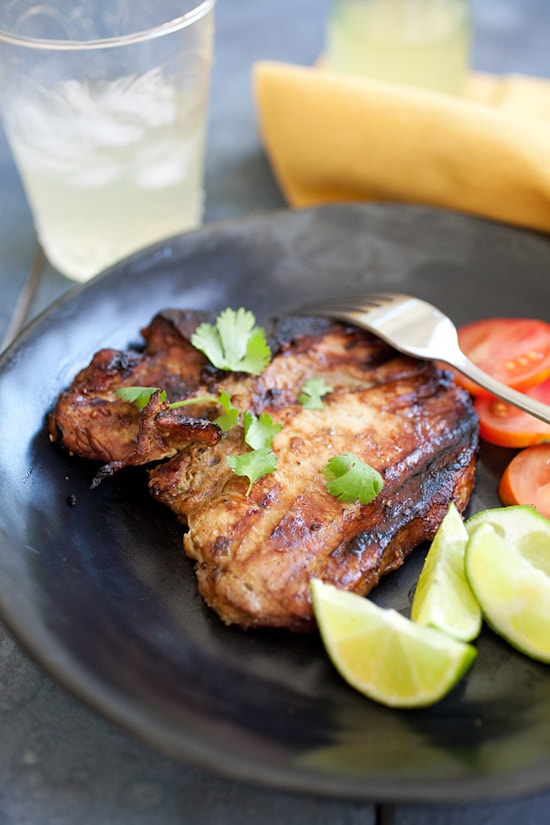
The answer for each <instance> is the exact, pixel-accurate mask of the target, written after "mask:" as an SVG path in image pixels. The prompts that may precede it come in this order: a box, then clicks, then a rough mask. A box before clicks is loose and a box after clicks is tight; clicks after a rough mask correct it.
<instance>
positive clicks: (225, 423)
mask: <svg viewBox="0 0 550 825" xmlns="http://www.w3.org/2000/svg"><path fill="white" fill-rule="evenodd" d="M218 404H221V406H222V407H223V408H224V410H225V412H224V413H223V414H222V415H219V416H218V417H217V418H216V419H215V421H214V424H217V425H218V427H219V428H220V429H221V431H222V433H226V432H227V431H228V430H230V429H231V427H234V426H235V424H236V423H237V421H238V420H239V411H238V409H237V408H236V407H234V406H233V404H232V403H231V396H230V395H229V393H227V392H225V390H222V391H221V392H220V396H219V398H218Z"/></svg>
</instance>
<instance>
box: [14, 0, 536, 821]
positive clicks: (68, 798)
mask: <svg viewBox="0 0 550 825" xmlns="http://www.w3.org/2000/svg"><path fill="white" fill-rule="evenodd" d="M472 5H473V13H474V22H475V39H474V48H473V56H472V63H473V66H474V67H475V68H477V69H480V70H486V71H492V72H497V73H508V72H521V73H526V74H533V75H538V76H541V77H550V3H549V2H548V0H473V4H472ZM328 7H329V2H328V0H277V2H273V0H218V8H217V44H216V62H215V67H214V74H213V82H212V101H211V120H210V131H209V144H208V154H207V179H206V215H205V220H206V221H207V222H213V221H218V220H226V219H232V218H239V217H242V216H246V215H249V214H252V213H261V212H268V211H270V210H273V209H279V208H284V206H285V203H284V201H283V198H282V196H281V194H280V192H279V190H278V188H277V185H276V182H275V181H274V179H273V176H272V174H271V171H270V168H269V165H268V163H267V161H266V158H265V156H264V153H263V150H262V147H261V143H260V140H259V137H258V133H257V128H256V121H255V112H254V105H253V99H252V94H251V82H250V72H251V67H252V65H253V63H254V62H255V61H256V60H259V59H265V58H272V59H277V60H286V61H290V62H295V63H302V64H308V63H311V62H313V61H314V60H315V58H316V57H317V55H318V54H319V52H320V51H321V49H322V48H323V37H324V24H325V20H326V16H327V12H328ZM0 218H1V219H0V251H1V254H0V297H1V300H0V337H1V336H2V335H3V334H4V333H5V332H6V330H7V329H8V327H9V325H10V321H11V319H12V317H13V313H14V312H15V311H16V309H17V306H18V303H17V302H18V295H19V294H20V291H21V289H22V287H23V285H24V283H25V281H26V280H27V278H28V276H29V272H30V270H31V267H32V266H33V260H34V258H35V251H36V240H35V234H34V230H33V225H32V219H31V215H30V211H29V208H28V205H27V202H26V199H25V196H24V193H23V191H22V188H21V185H20V182H19V178H18V175H17V172H16V170H15V167H14V165H13V161H12V158H11V155H10V152H9V150H8V148H7V146H6V143H5V140H4V137H3V135H0ZM38 276H39V277H38V286H37V290H36V294H35V296H34V300H33V301H32V304H31V307H30V312H29V316H32V315H35V314H37V313H38V312H39V311H41V310H42V309H43V308H45V307H46V306H47V305H48V304H49V303H51V302H52V301H53V300H54V299H55V298H56V297H57V296H59V295H61V294H62V293H63V292H65V291H67V290H68V289H69V288H70V287H71V286H72V284H71V283H70V282H69V281H68V280H67V279H65V278H64V277H63V276H61V275H60V274H59V273H57V272H56V271H55V270H53V269H52V268H51V267H50V266H49V265H47V264H46V265H44V266H42V267H41V268H39V269H38ZM4 504H5V503H4V502H3V503H2V506H4ZM0 732H1V733H0V825H253V824H254V825H256V823H259V822H261V823H263V824H264V825H279V823H281V825H283V823H284V825H313V823H315V825H325V824H326V825H329V823H330V825H371V823H375V822H377V823H393V824H394V825H428V823H429V825H444V823H445V825H459V823H465V822H468V823H470V825H482V824H483V825H492V824H493V823H494V825H497V823H498V825H512V823H513V825H516V823H519V822H521V823H522V825H543V823H547V822H549V821H550V792H548V793H542V794H538V795H534V796H532V797H529V798H525V799H509V798H503V801H502V802H499V803H492V804H483V805H480V804H475V805H473V804H469V803H468V800H464V803H463V804H460V805H453V806H445V805H433V806H432V805H398V806H395V807H392V806H377V805H375V804H369V803H359V802H350V801H344V800H337V799H336V800H331V799H326V798H316V797H310V796H300V795H294V794H290V793H283V792H278V791H274V790H270V789H268V788H258V787H252V786H248V785H245V784H239V783H237V782H234V781H231V780H229V779H227V778H224V777H220V776H215V775H212V774H210V773H208V772H206V771H204V770H202V769H199V768H197V767H195V766H192V765H181V764H178V763H175V762H173V761H171V760H169V759H167V758H165V757H163V756H162V755H160V754H158V753H157V752H155V751H154V750H152V749H151V748H149V747H148V746H147V745H145V744H143V743H141V742H139V741H137V740H136V739H134V738H133V737H132V736H130V735H128V734H126V733H125V732H124V731H122V730H120V729H118V728H117V727H115V726H114V725H112V724H111V723H110V722H108V721H106V720H104V719H103V718H101V717H99V716H98V715H96V714H95V713H94V712H93V711H92V710H90V709H89V708H87V707H85V706H83V705H82V704H80V703H79V702H78V701H77V700H76V699H74V698H73V697H72V696H70V695H68V694H67V693H66V692H65V691H64V690H63V689H62V688H61V687H59V686H58V685H57V684H55V683H54V682H52V681H51V680H50V678H49V677H48V676H47V675H45V674H44V673H43V672H42V671H41V670H40V669H39V668H38V667H37V666H36V665H35V664H34V663H33V662H32V661H31V660H30V659H29V658H28V657H27V656H26V654H25V653H24V652H23V651H22V650H21V649H20V648H19V646H18V644H17V643H16V642H15V641H14V640H13V639H12V637H11V636H10V635H9V634H8V633H7V631H5V630H3V629H1V628H0Z"/></svg>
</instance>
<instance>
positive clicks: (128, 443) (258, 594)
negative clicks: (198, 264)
mask: <svg viewBox="0 0 550 825" xmlns="http://www.w3.org/2000/svg"><path fill="white" fill-rule="evenodd" d="M199 320H201V319H200V318H199V317H198V316H196V315H193V314H191V313H182V314H181V315H180V314H178V313H177V312H172V313H163V314H161V315H160V316H157V318H156V319H154V320H153V322H152V324H151V325H150V326H149V327H148V328H147V329H146V330H145V331H144V336H145V340H146V348H145V350H144V351H143V352H142V353H135V354H132V355H130V356H128V355H127V354H121V353H116V354H114V355H113V354H112V353H111V354H110V355H109V356H106V355H105V354H104V353H103V354H102V353H99V354H98V355H97V356H96V357H95V358H94V360H93V361H92V364H91V365H90V367H88V368H87V369H86V370H83V371H82V372H81V373H80V374H79V376H77V378H76V379H75V382H74V384H73V386H72V387H71V388H70V389H69V390H68V392H67V393H64V394H63V395H62V396H61V397H60V399H59V402H58V405H57V407H56V410H55V411H54V413H53V415H52V418H51V422H50V432H51V434H52V436H57V435H59V437H60V439H61V442H62V443H63V444H64V445H65V446H66V447H68V448H69V449H71V450H73V451H74V452H77V453H79V454H81V455H86V456H87V457H89V458H96V459H99V460H103V461H107V462H109V463H108V468H109V471H110V470H111V469H112V468H113V464H114V465H115V469H116V468H117V467H118V466H119V465H120V466H122V465H124V464H131V463H145V462H149V461H158V460H159V459H168V460H165V461H163V462H162V463H159V464H157V465H156V466H154V467H153V468H152V469H151V470H150V489H151V493H152V494H153V495H154V496H155V497H156V498H157V499H158V500H160V501H162V502H164V503H165V504H166V505H167V506H168V507H170V508H171V509H172V510H173V511H174V512H175V513H176V514H177V515H178V517H179V518H180V519H181V521H182V522H183V523H184V524H186V525H188V528H189V529H188V532H187V533H186V535H185V537H184V546H185V550H186V552H187V554H188V555H189V556H190V557H191V558H193V559H194V560H195V561H196V573H197V578H198V584H199V590H200V593H201V594H202V596H203V598H204V599H205V601H206V602H207V603H208V604H209V605H210V606H211V607H212V608H213V609H214V610H216V611H217V613H218V614H219V616H220V617H221V618H222V619H223V621H225V622H227V623H234V622H236V623H238V624H240V625H242V626H243V627H264V626H269V627H285V628H290V629H292V630H295V631H304V630H309V629H311V628H312V626H313V624H314V620H313V613H312V608H311V603H310V598H309V580H310V578H311V577H313V576H317V577H319V578H322V579H323V580H325V581H329V582H332V583H334V584H336V585H337V586H339V587H342V588H346V589H348V590H352V591H355V592H357V593H360V594H366V593H368V592H369V591H370V590H371V589H372V587H374V586H375V585H376V583H377V582H378V581H379V579H380V577H381V576H382V575H383V574H384V573H386V572H388V571H390V570H393V569H395V568H397V567H399V566H400V565H401V564H402V562H403V560H404V558H405V557H406V556H407V555H408V554H409V553H410V552H411V550H412V549H413V548H414V547H416V546H417V545H418V544H420V543H421V542H422V541H424V540H427V539H431V538H432V537H433V535H434V533H435V531H436V529H437V527H438V525H439V523H440V522H441V520H442V518H443V516H444V514H445V512H446V510H447V507H448V504H449V502H450V501H454V502H455V503H456V504H457V506H458V508H459V510H463V509H464V507H465V506H466V504H467V502H468V499H469V497H470V494H471V492H472V489H473V484H474V469H475V458H476V452H477V446H478V435H477V418H476V416H475V413H474V411H473V408H472V405H471V402H470V398H469V396H468V395H467V393H465V392H463V391H462V390H461V389H459V388H458V387H457V386H456V385H455V384H454V383H453V381H452V379H451V377H450V376H449V375H448V374H447V373H445V372H442V371H441V370H439V369H438V368H437V367H436V366H434V365H433V364H428V363H425V362H421V361H416V360H414V359H410V358H406V357H404V356H401V355H398V354H397V353H395V352H394V351H393V350H392V349H391V348H389V347H388V346H387V345H386V344H384V343H382V342H381V341H380V340H379V339H377V338H375V337H373V336H371V335H369V334H368V333H365V332H362V331H359V330H357V329H354V328H349V327H344V326H342V325H340V324H328V323H327V322H323V321H318V320H311V319H297V320H296V319H287V320H281V321H277V322H275V323H274V325H273V327H272V329H271V330H270V342H271V346H272V351H273V352H274V358H273V360H272V361H271V363H270V364H269V366H268V367H267V369H266V370H265V371H264V372H263V373H262V375H261V376H259V377H253V376H249V375H246V376H245V375H242V374H238V373H221V372H219V371H216V370H213V369H212V368H211V367H209V366H208V365H207V364H206V361H205V359H204V358H203V357H202V356H200V354H198V353H197V352H196V351H195V350H193V348H192V347H190V345H189V343H188V338H189V335H190V333H191V332H192V330H193V329H194V327H195V326H196V324H197V323H198V321H199ZM312 376H315V377H321V378H324V380H325V381H326V383H327V384H330V385H331V386H332V387H333V390H332V392H331V393H330V394H328V395H327V396H325V403H324V407H323V409H322V410H307V409H305V408H304V407H303V406H302V405H300V404H299V403H298V400H297V399H298V395H299V394H300V391H301V387H302V384H303V382H304V380H306V379H307V378H310V377H312ZM125 384H126V385H133V384H140V385H144V386H159V387H162V388H163V389H165V390H166V391H167V393H168V397H169V399H175V398H183V397H189V396H192V397H198V396H201V395H204V394H206V393H208V394H212V392H217V391H219V390H222V389H223V390H226V391H227V392H228V393H229V394H230V395H231V397H232V401H233V403H234V405H235V406H236V407H238V408H239V409H250V410H252V411H254V412H255V413H256V414H258V413H259V412H260V411H265V412H268V413H269V414H270V415H271V416H272V418H273V419H274V421H276V422H280V423H281V424H282V425H283V428H282V430H281V432H280V433H278V434H277V436H276V437H275V440H274V442H273V448H274V450H275V452H276V454H277V456H278V462H279V463H278V468H277V471H276V472H275V473H273V474H271V475H267V476H265V477H264V478H263V479H260V480H259V481H257V482H256V483H255V484H254V485H253V486H252V490H251V491H250V494H249V495H246V489H247V486H248V485H247V481H245V480H244V479H242V478H240V477H238V476H236V475H235V474H234V473H233V472H232V471H231V469H230V468H229V466H228V464H227V462H226V460H225V459H226V457H227V456H228V455H232V454H233V455H235V454H239V453H242V452H245V451H246V450H247V449H248V448H247V447H245V446H244V444H243V435H242V430H241V428H240V427H239V426H237V427H234V428H233V429H232V430H230V431H229V432H228V433H226V434H225V435H224V436H223V437H220V433H219V430H218V428H217V427H216V425H215V424H213V423H212V422H211V420H210V419H212V418H213V417H214V415H215V414H217V413H218V412H219V410H216V407H215V405H214V407H212V405H208V404H205V403H204V402H203V403H202V405H199V404H197V405H196V409H195V410H194V412H195V414H196V415H197V418H195V419H189V418H187V419H186V420H185V421H183V422H182V421H181V420H180V417H179V415H176V416H174V412H175V411H168V410H167V409H166V404H165V405H163V404H162V403H161V402H160V401H159V399H158V396H153V398H152V399H151V402H150V404H149V405H148V407H147V408H145V410H143V411H141V412H138V411H137V410H136V408H135V407H133V405H128V404H125V403H123V402H121V401H120V400H119V399H117V398H116V396H115V395H114V392H115V390H116V388H117V387H118V386H121V385H125ZM98 410H101V412H100V413H99V415H98V414H97V411H98ZM105 421H107V422H108V424H107V425H106V426H105V425H104V426H103V427H102V426H101V425H102V424H103V423H104V422H105ZM98 422H99V423H98ZM169 422H170V423H169ZM201 428H204V432H201ZM106 430H108V433H105V431H106ZM346 451H349V452H353V453H354V454H355V455H357V456H358V457H359V458H361V459H363V460H364V461H366V462H367V463H369V464H370V465H372V466H373V467H375V468H376V469H378V470H379V471H380V472H381V473H382V475H383V477H384V480H385V486H384V489H383V491H382V493H381V494H380V495H379V496H378V497H377V498H376V499H375V500H374V501H373V502H371V504H367V505H360V504H349V503H341V502H339V501H338V500H337V499H336V498H334V497H333V496H331V495H330V494H329V493H327V491H326V489H325V483H324V477H323V475H322V468H323V466H324V465H325V464H326V462H327V461H328V460H329V458H331V457H332V456H334V455H338V454H341V453H343V452H346ZM117 462H118V464H117Z"/></svg>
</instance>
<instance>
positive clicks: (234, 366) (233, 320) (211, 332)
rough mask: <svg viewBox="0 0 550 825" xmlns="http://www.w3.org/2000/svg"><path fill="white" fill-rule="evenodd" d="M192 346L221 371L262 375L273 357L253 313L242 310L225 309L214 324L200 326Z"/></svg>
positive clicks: (193, 336)
mask: <svg viewBox="0 0 550 825" xmlns="http://www.w3.org/2000/svg"><path fill="white" fill-rule="evenodd" d="M191 343H192V345H193V346H194V347H195V348H196V349H198V350H200V351H201V352H202V353H204V355H206V357H207V358H208V360H209V361H210V363H211V364H213V365H214V366H215V367H217V368H218V369H221V370H231V371H233V372H248V373H251V374H252V375H260V373H262V372H263V371H264V369H265V368H266V367H267V365H268V363H269V359H270V358H271V351H270V349H269V347H268V345H267V342H266V339H265V331H264V330H263V329H262V327H257V326H256V319H255V317H254V315H253V314H252V312H250V311H249V310H247V309H243V308H242V307H241V308H240V309H238V310H237V311H235V310H233V309H229V308H228V309H224V310H223V312H221V313H220V314H219V315H218V317H217V319H216V323H215V324H214V325H212V324H208V323H206V322H204V323H202V324H200V325H199V326H198V327H197V329H196V330H195V332H194V333H193V334H192V335H191Z"/></svg>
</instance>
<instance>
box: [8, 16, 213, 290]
mask: <svg viewBox="0 0 550 825" xmlns="http://www.w3.org/2000/svg"><path fill="white" fill-rule="evenodd" d="M214 6H215V0H204V1H203V2H197V0H194V2H193V1H191V0H46V2H44V3H37V2H32V0H8V1H7V2H6V1H5V2H4V3H2V5H1V8H0V109H1V113H2V119H3V124H4V128H5V132H6V135H7V138H8V141H9V144H10V146H11V149H12V152H13V155H14V159H15V162H16V164H17V167H18V169H19V172H20V174H21V178H22V181H23V184H24V187H25V191H26V193H27V196H28V200H29V203H30V206H31V209H32V212H33V217H34V222H35V226H36V229H37V233H38V238H39V241H40V243H41V245H42V247H43V249H44V252H45V253H46V255H47V256H48V258H49V260H50V262H51V263H52V264H53V265H54V266H55V267H56V268H57V269H59V270H60V271H61V272H62V273H63V274H65V275H67V276H68V277H70V278H73V279H75V280H78V281H84V280H87V279H88V278H90V277H91V276H93V275H95V274H96V273H97V272H99V271H100V270H102V269H104V268H105V267H107V266H109V265H110V264H112V263H114V262H115V261H117V260H119V259H121V258H123V257H126V256H127V255H128V254H130V253H132V252H134V251H136V250H138V249H140V248H142V247H144V246H146V245H148V244H150V243H153V242H155V241H158V240H161V239H163V238H167V237H168V236H170V235H174V234H177V233H180V232H184V231H186V230H189V229H191V228H193V227H196V226H197V225H198V224H200V222H201V220H202V213H203V198H204V196H203V177H204V169H203V167H204V150H205V132H206V124H207V111H208V98H209V81H210V71H211V62H212V51H213V37H214V34H213V32H214V20H213V17H214Z"/></svg>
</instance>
